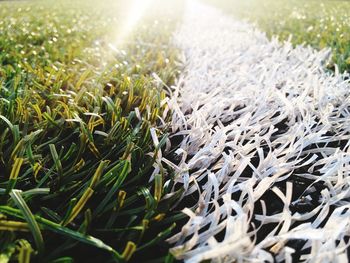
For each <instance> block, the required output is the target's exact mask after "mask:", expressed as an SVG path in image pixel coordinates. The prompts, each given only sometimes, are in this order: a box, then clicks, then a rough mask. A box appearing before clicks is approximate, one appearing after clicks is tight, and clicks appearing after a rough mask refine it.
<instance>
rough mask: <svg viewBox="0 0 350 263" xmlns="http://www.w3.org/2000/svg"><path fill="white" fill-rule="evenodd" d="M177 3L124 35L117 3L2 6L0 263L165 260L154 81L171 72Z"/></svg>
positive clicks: (161, 138) (165, 185) (164, 184)
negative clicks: (8, 262) (170, 43)
mask: <svg viewBox="0 0 350 263" xmlns="http://www.w3.org/2000/svg"><path fill="white" fill-rule="evenodd" d="M180 2H181V1H178V2H177V4H176V6H174V5H173V6H169V5H168V6H167V7H166V8H165V9H161V10H162V12H157V13H154V12H155V11H154V10H153V9H154V8H152V10H153V11H152V10H148V11H147V12H148V13H147V15H146V17H145V18H143V19H142V23H141V24H142V26H137V27H136V29H133V30H130V32H128V34H127V35H126V34H125V32H124V33H123V32H122V30H123V26H121V25H123V22H125V20H127V19H128V15H127V14H126V13H124V11H125V8H124V7H125V5H126V4H127V1H123V0H120V1H104V2H103V3H102V4H101V3H100V4H97V5H96V1H58V2H57V1H33V2H16V3H13V2H11V3H6V2H4V3H1V4H0V10H1V11H0V32H1V35H0V51H1V52H0V64H1V68H0V178H1V180H0V230H1V231H0V253H1V254H0V259H1V260H0V261H1V262H7V261H13V260H18V261H19V262H23V263H24V262H29V261H30V260H32V261H35V262H72V261H73V260H74V261H76V262H109V261H117V262H124V261H128V260H134V261H138V262H140V261H139V260H140V258H141V259H142V261H146V260H150V259H155V258H158V259H159V260H160V261H161V262H163V261H165V260H168V261H169V262H170V261H171V257H170V256H167V253H168V252H167V247H166V245H165V244H164V242H163V240H164V239H165V238H166V237H168V236H169V235H170V234H171V233H172V230H173V229H174V227H175V224H174V222H175V221H176V220H178V219H179V218H181V215H180V214H179V213H178V212H176V211H173V212H169V207H170V206H171V205H172V204H173V203H174V202H175V200H176V194H175V195H169V194H168V193H169V192H170V188H171V186H172V185H171V180H170V181H169V179H171V174H169V173H168V172H167V169H166V167H163V166H162V165H161V164H160V162H158V158H159V152H160V151H161V149H162V148H163V147H164V145H165V142H166V140H167V134H166V131H167V129H166V128H167V127H166V126H164V125H163V122H162V121H160V119H159V116H162V117H163V121H165V122H166V121H167V120H168V118H169V116H170V115H169V114H166V113H164V111H165V110H166V107H167V106H166V104H165V103H164V99H165V96H166V94H165V92H164V91H163V84H161V83H159V82H157V81H155V80H154V73H156V74H157V75H158V76H159V77H160V78H161V79H162V80H163V81H164V82H165V83H166V84H171V83H173V81H174V79H175V77H176V74H177V72H178V71H177V66H176V64H175V63H176V59H175V58H176V56H177V51H176V49H174V48H173V47H172V46H171V45H169V39H170V37H171V34H172V32H173V30H174V28H175V26H176V23H177V20H178V18H179V17H181V16H180V14H181V13H182V12H181V9H182V4H181V3H180ZM154 6H157V7H159V8H161V6H162V4H161V1H158V3H157V4H156V5H154ZM152 12H153V13H152ZM139 25H140V22H139ZM121 38H122V39H121ZM116 43H117V45H115V44H116ZM154 250H157V253H153V251H154Z"/></svg>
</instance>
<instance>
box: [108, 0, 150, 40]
mask: <svg viewBox="0 0 350 263" xmlns="http://www.w3.org/2000/svg"><path fill="white" fill-rule="evenodd" d="M153 3H154V0H132V1H130V3H129V4H128V5H127V7H126V12H125V13H124V14H123V17H124V18H125V19H124V21H122V22H121V27H120V29H119V30H118V33H117V36H116V39H115V42H114V44H115V45H116V46H119V45H120V44H121V43H122V42H124V41H125V39H126V38H127V37H128V35H129V34H130V33H131V32H132V31H133V29H134V28H135V26H136V25H137V24H138V22H140V20H141V19H142V18H143V17H144V15H145V14H146V13H147V10H148V9H149V8H150V7H151V6H152V4H153Z"/></svg>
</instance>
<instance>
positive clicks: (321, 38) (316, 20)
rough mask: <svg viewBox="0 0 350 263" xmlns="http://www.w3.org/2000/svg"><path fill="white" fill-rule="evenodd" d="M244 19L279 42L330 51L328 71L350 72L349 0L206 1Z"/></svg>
mask: <svg viewBox="0 0 350 263" xmlns="http://www.w3.org/2000/svg"><path fill="white" fill-rule="evenodd" d="M205 1H206V2H209V3H211V4H213V5H216V6H218V7H222V8H224V9H225V11H226V12H229V13H232V14H234V15H235V16H236V17H237V18H240V19H246V20H248V21H249V22H252V23H254V24H256V25H257V26H258V28H259V29H261V30H263V31H265V32H266V33H267V35H268V36H269V37H272V36H277V37H278V38H279V39H280V40H281V41H285V40H288V39H289V37H292V38H291V41H292V43H293V44H295V45H296V44H306V45H311V46H312V47H314V48H317V49H323V48H331V49H332V53H333V56H332V59H331V61H330V62H329V63H328V65H327V67H328V68H329V69H332V70H335V67H336V66H335V65H337V67H338V69H339V71H341V72H343V71H348V72H349V71H350V44H349V43H350V33H349V32H350V31H349V29H350V15H349V12H348V10H349V8H350V2H349V1H341V0H340V1H339V0H308V1H306V0H278V1H276V0H264V1H260V0H246V1H239V0H232V1H227V0H205Z"/></svg>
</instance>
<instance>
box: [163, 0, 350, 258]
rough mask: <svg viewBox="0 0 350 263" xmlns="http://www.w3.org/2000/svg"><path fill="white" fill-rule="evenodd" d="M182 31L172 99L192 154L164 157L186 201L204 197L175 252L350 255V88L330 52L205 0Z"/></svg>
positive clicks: (183, 148)
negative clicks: (330, 64) (266, 30)
mask: <svg viewBox="0 0 350 263" xmlns="http://www.w3.org/2000/svg"><path fill="white" fill-rule="evenodd" d="M174 38H175V42H176V44H177V45H178V47H180V48H181V49H182V50H183V52H184V63H185V69H184V72H183V77H182V79H181V80H180V83H179V86H178V88H177V90H176V91H175V92H174V94H173V97H172V98H171V101H170V102H169V105H170V107H171V109H172V110H173V111H174V115H173V120H172V127H173V132H174V134H176V133H177V134H179V135H182V136H184V139H183V141H182V143H181V144H180V146H179V149H178V150H177V154H178V155H179V158H180V159H181V161H179V163H177V164H176V165H172V164H171V163H170V161H167V160H165V159H163V160H164V162H166V163H168V164H170V165H172V166H173V167H174V168H175V170H176V172H177V175H178V177H177V184H178V185H183V186H185V188H186V194H185V195H184V196H183V197H182V200H181V202H180V204H187V206H191V205H193V200H194V201H195V202H194V203H197V204H196V205H195V206H194V207H188V208H185V209H184V212H185V213H186V214H187V215H188V217H189V220H188V222H187V224H186V225H185V226H184V227H183V228H182V231H181V232H179V233H178V234H177V235H175V236H174V237H172V238H170V239H169V240H168V241H169V242H171V243H172V244H173V246H174V248H173V249H172V252H173V253H174V254H176V255H177V257H178V258H179V259H185V260H186V261H187V262H200V261H202V260H207V259H211V260H212V261H213V262H233V261H237V262H246V261H248V262H264V261H266V262H273V261H274V260H276V261H277V262H282V261H285V262H287V263H288V262H292V259H296V260H298V261H301V260H306V261H307V262H330V261H332V262H343V261H347V254H346V249H347V247H348V246H349V240H348V238H347V236H349V235H350V233H349V230H350V209H349V208H350V202H349V197H350V187H349V186H350V177H349V173H350V147H349V145H350V143H349V139H350V97H349V92H350V86H349V84H348V82H347V81H345V80H344V76H343V75H340V74H336V75H335V76H331V75H330V74H328V73H326V72H325V71H324V69H323V67H322V62H323V61H324V60H325V59H327V56H328V54H329V52H327V51H320V52H318V51H315V50H313V49H312V48H307V47H297V48H295V49H294V48H293V47H292V46H291V44H290V43H284V44H280V43H278V41H276V40H272V41H269V40H268V39H267V38H266V36H265V35H264V34H263V33H261V32H259V31H257V30H256V29H254V28H253V27H252V26H250V25H248V24H245V23H242V22H239V21H235V20H233V19H231V18H229V17H228V16H225V15H223V14H222V13H221V12H219V11H218V10H216V9H214V8H212V7H209V6H206V5H204V4H200V3H197V2H195V1H189V3H188V7H187V11H186V14H185V17H184V21H183V24H182V26H181V28H180V29H179V31H178V32H177V33H176V35H175V37H174ZM198 192H199V193H200V195H198ZM191 201H192V204H191ZM294 253H295V254H294ZM299 256H300V257H299Z"/></svg>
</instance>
